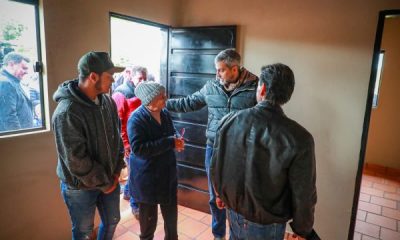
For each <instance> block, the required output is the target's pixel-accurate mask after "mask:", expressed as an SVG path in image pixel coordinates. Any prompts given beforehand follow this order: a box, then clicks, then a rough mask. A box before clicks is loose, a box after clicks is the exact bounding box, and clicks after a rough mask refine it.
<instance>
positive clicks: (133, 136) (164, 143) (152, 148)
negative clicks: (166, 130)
mask: <svg viewBox="0 0 400 240" xmlns="http://www.w3.org/2000/svg"><path fill="white" fill-rule="evenodd" d="M146 126H148V125H147V124H146V123H145V122H144V121H141V120H140V119H139V118H137V117H135V116H132V117H131V118H130V119H129V121H128V136H129V143H130V145H131V150H132V152H133V153H134V154H135V155H136V156H139V157H142V158H149V157H153V156H157V155H160V154H162V153H164V152H166V151H168V150H170V149H174V148H175V136H165V137H162V138H159V139H155V140H148V129H146Z"/></svg>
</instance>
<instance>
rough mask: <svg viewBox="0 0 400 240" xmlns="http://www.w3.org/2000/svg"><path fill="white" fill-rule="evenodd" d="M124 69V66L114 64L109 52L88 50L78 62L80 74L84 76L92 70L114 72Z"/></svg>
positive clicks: (95, 71) (98, 72)
mask: <svg viewBox="0 0 400 240" xmlns="http://www.w3.org/2000/svg"><path fill="white" fill-rule="evenodd" d="M123 70H124V68H123V67H115V66H114V63H113V62H112V61H111V58H110V55H108V53H107V52H88V53H86V54H85V55H83V56H82V57H81V59H79V62H78V71H79V75H80V76H82V77H86V76H88V75H89V74H90V73H91V72H94V73H97V74H101V73H103V72H109V73H111V74H114V73H116V72H122V71H123Z"/></svg>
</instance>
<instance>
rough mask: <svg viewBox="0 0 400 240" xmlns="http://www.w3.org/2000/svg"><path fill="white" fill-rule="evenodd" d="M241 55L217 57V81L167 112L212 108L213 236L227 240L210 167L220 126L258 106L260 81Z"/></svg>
mask: <svg viewBox="0 0 400 240" xmlns="http://www.w3.org/2000/svg"><path fill="white" fill-rule="evenodd" d="M240 58H241V57H240V55H239V53H238V52H236V51H235V50H234V49H226V50H223V51H221V52H220V53H219V54H218V55H217V56H216V57H215V68H216V70H217V79H215V80H210V81H208V82H207V83H206V84H205V85H204V86H203V87H202V88H201V89H200V90H199V91H197V92H195V93H193V94H192V95H190V96H187V97H184V98H179V99H170V100H168V102H167V109H168V110H169V111H171V112H191V111H196V110H200V109H201V108H203V107H205V106H207V107H208V123H207V131H206V136H207V146H206V156H205V166H206V171H207V176H208V190H209V193H210V201H209V204H210V209H211V214H212V232H213V235H214V238H215V239H224V238H225V233H226V226H225V225H226V212H225V209H218V208H217V206H216V205H215V193H214V189H213V187H212V184H211V181H210V175H209V166H210V159H211V155H212V145H213V143H214V137H215V132H216V129H217V126H218V122H219V121H220V120H221V119H222V118H223V117H224V116H225V115H226V114H228V113H230V112H235V111H237V110H241V109H245V108H249V107H253V106H254V105H255V104H256V103H257V102H256V88H257V82H258V77H257V76H256V75H254V74H252V73H251V72H249V71H248V70H247V69H245V68H244V67H240Z"/></svg>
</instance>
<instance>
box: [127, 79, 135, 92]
mask: <svg viewBox="0 0 400 240" xmlns="http://www.w3.org/2000/svg"><path fill="white" fill-rule="evenodd" d="M125 84H126V85H127V86H128V88H129V89H130V90H131V91H132V92H133V93H134V92H135V84H133V82H132V81H126V83H125Z"/></svg>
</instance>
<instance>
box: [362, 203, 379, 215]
mask: <svg viewBox="0 0 400 240" xmlns="http://www.w3.org/2000/svg"><path fill="white" fill-rule="evenodd" d="M358 209H360V210H364V211H367V212H371V213H376V214H381V213H382V207H381V206H379V205H376V204H372V203H366V202H361V201H360V202H358Z"/></svg>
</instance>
